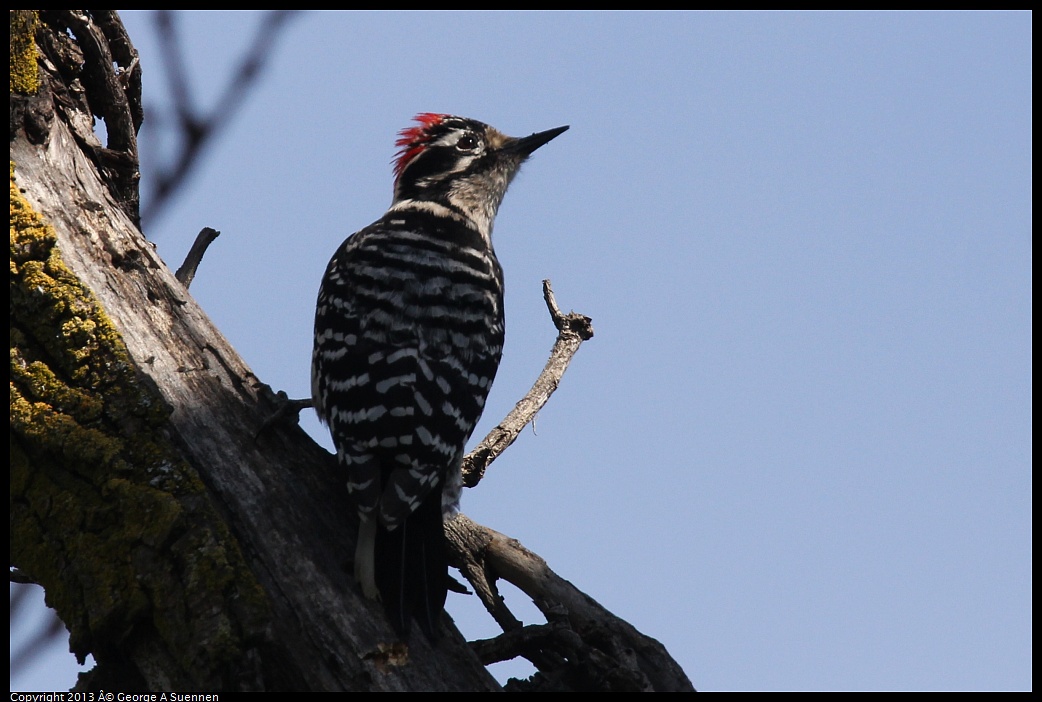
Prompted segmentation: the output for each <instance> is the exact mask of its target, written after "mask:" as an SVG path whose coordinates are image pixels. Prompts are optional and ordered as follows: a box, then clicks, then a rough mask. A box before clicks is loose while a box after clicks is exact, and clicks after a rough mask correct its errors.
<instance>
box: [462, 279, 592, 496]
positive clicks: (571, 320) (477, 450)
mask: <svg viewBox="0 0 1042 702" xmlns="http://www.w3.org/2000/svg"><path fill="white" fill-rule="evenodd" d="M543 299H544V300H546V307H547V309H548V310H549V311H550V318H551V319H553V322H554V326H555V327H557V331H558V334H557V341H556V342H554V347H553V349H551V351H550V358H549V360H547V362H546V365H545V366H544V367H543V372H542V373H540V374H539V377H538V378H536V381H535V383H534V384H533V385H532V389H531V390H529V391H528V394H527V395H525V396H524V397H523V398H521V400H520V401H519V402H518V403H517V404H516V405H514V409H513V410H511V411H510V414H508V415H507V416H506V417H505V418H504V419H503V421H501V422H500V423H499V424H498V425H497V426H496V427H495V428H494V429H493V430H492V431H490V432H489V433H488V436H486V437H485V438H484V439H482V440H481V443H479V444H478V445H477V446H476V447H474V450H473V451H471V452H470V453H468V454H467V456H466V457H465V458H464V459H463V484H464V485H466V486H467V487H474V486H475V485H477V484H478V483H479V482H480V481H481V478H482V477H484V475H485V469H487V468H488V466H489V465H490V464H491V463H492V461H494V460H496V457H497V456H499V454H501V453H503V451H505V450H506V449H507V447H508V446H510V444H512V443H514V440H515V439H517V437H518V435H520V434H521V432H522V430H524V428H525V427H526V426H527V425H528V423H529V422H531V421H532V420H533V419H534V418H535V416H536V414H538V412H539V410H541V409H542V408H543V406H544V405H545V404H546V402H547V400H549V399H550V396H551V395H552V394H553V393H554V391H555V390H556V389H557V386H558V385H559V384H560V382H561V377H562V376H563V375H564V372H565V370H567V368H568V364H569V363H571V361H572V356H574V355H575V352H576V351H578V350H579V346H580V344H582V342H584V341H586V340H587V339H590V338H592V337H593V323H592V320H591V319H590V318H589V317H587V316H585V315H582V314H577V313H575V312H570V313H568V314H564V313H562V312H561V310H560V309H559V308H558V307H557V300H556V299H555V298H554V291H553V288H551V287H550V281H549V280H544V281H543Z"/></svg>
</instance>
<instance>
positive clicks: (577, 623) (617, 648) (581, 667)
mask: <svg viewBox="0 0 1042 702" xmlns="http://www.w3.org/2000/svg"><path fill="white" fill-rule="evenodd" d="M445 532H446V535H447V537H448V540H449V551H450V560H451V562H452V564H453V565H454V566H456V567H458V568H460V570H461V571H462V572H463V573H464V575H466V576H467V577H468V580H470V574H471V573H480V580H481V581H482V585H481V587H479V586H478V584H477V583H475V582H474V581H473V580H471V584H472V585H474V587H475V591H477V592H478V596H479V597H481V599H482V603H483V604H484V605H485V607H486V609H488V610H489V612H490V613H491V614H492V616H493V617H494V618H495V619H496V621H497V622H499V623H500V625H501V626H503V624H504V622H507V624H508V626H504V627H503V628H504V631H505V632H506V634H504V636H503V637H501V638H499V639H497V640H494V642H492V641H486V642H481V643H480V644H479V645H478V654H479V655H480V656H482V659H483V660H485V659H486V658H487V659H490V660H491V659H494V660H504V659H505V658H506V657H513V656H523V657H524V658H527V659H528V660H529V661H531V662H532V664H533V665H535V666H536V667H537V668H538V669H539V671H540V672H541V673H542V674H543V675H544V676H546V678H547V680H549V681H551V682H550V683H549V687H548V688H542V689H553V688H554V687H555V686H557V685H558V683H557V682H554V681H561V682H560V687H561V689H573V690H575V689H601V690H608V689H610V690H630V691H634V690H648V691H650V690H674V691H679V690H692V689H693V688H692V687H691V682H690V680H688V679H687V676H686V675H684V671H683V670H681V669H680V666H678V665H676V663H675V662H674V661H673V660H672V659H671V658H669V656H668V654H666V653H665V649H664V648H663V647H662V644H660V643H659V642H658V641H656V640H655V639H652V638H651V637H648V636H645V635H643V634H641V633H640V632H639V631H637V630H636V629H635V628H633V626H631V625H630V624H628V623H626V622H625V621H623V620H622V619H619V618H618V617H616V616H615V615H614V614H612V613H611V612H609V611H608V610H606V609H604V607H602V606H601V605H599V604H598V603H597V602H596V601H594V599H593V598H592V597H590V596H589V595H586V594H584V593H583V592H582V591H580V590H579V589H578V588H576V587H575V586H574V585H572V583H570V582H568V581H567V580H565V579H564V578H562V577H561V576H559V575H558V574H557V573H555V572H554V571H553V570H551V569H550V567H549V566H548V565H547V563H546V561H544V560H543V559H542V558H540V557H539V556H538V555H537V554H535V553H533V552H532V551H529V550H528V549H527V548H525V547H524V546H523V545H521V543H520V542H519V541H517V539H512V538H510V537H508V536H505V535H504V534H501V533H499V532H497V531H495V530H493V529H489V528H488V527H485V526H482V525H480V524H477V523H476V522H474V521H473V520H471V519H470V518H468V517H467V516H466V515H464V514H457V515H456V516H455V517H453V518H452V519H450V520H448V521H447V522H446V524H445ZM497 578H502V579H503V580H506V581H507V582H510V583H513V584H514V585H516V586H517V587H518V588H519V589H520V590H521V591H522V592H524V593H525V594H526V595H528V596H529V597H530V598H531V599H532V601H533V602H534V603H535V605H536V607H538V608H539V610H540V611H541V612H542V613H543V615H544V616H545V617H546V620H547V622H548V624H549V626H547V627H522V626H521V624H520V622H517V620H516V619H515V618H514V617H513V615H512V614H510V612H509V611H508V610H507V609H506V605H505V604H504V603H503V601H502V599H501V598H499V597H498V595H496V596H495V597H493V598H491V599H487V598H486V597H483V596H482V593H481V590H482V589H484V590H485V591H486V592H487V591H489V590H491V591H493V592H494V587H493V584H494V582H495V580H496V579H497ZM486 662H488V661H486ZM576 675H578V676H582V679H574V676H576ZM562 676H563V677H562ZM563 678H571V679H569V680H568V681H564V679H563ZM545 682H546V681H544V683H545Z"/></svg>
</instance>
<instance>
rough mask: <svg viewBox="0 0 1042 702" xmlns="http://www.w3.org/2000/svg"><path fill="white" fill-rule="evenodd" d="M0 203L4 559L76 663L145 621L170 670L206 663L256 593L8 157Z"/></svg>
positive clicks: (156, 405)
mask: <svg viewBox="0 0 1042 702" xmlns="http://www.w3.org/2000/svg"><path fill="white" fill-rule="evenodd" d="M10 211H11V262H10V283H11V285H10V287H11V327H10V362H11V366H10V369H11V370H10V373H11V375H10V387H11V393H10V412H11V430H10V431H11V448H10V459H11V460H10V463H11V476H10V482H11V492H10V520H11V564H12V565H13V566H15V567H17V568H19V569H21V570H22V571H24V572H25V573H26V574H28V575H29V576H30V577H32V578H33V579H35V580H36V581H37V582H39V583H40V584H42V585H44V587H45V590H46V594H47V601H48V604H49V605H50V606H52V607H54V608H55V609H56V610H57V612H58V614H59V616H60V617H61V618H62V620H63V621H64V622H65V623H66V625H67V626H68V628H69V631H70V634H71V638H70V648H71V649H72V650H73V652H74V653H76V654H77V656H79V657H80V658H81V659H82V658H83V657H84V656H85V655H86V654H87V653H89V652H92V651H95V650H96V649H97V648H98V646H99V645H103V646H106V647H112V646H116V647H118V646H119V645H120V642H121V641H122V640H123V639H124V638H126V637H127V636H129V635H130V633H131V632H133V631H135V629H140V628H141V627H146V628H147V629H149V630H154V631H157V632H158V634H159V636H160V638H161V639H163V640H164V641H165V645H166V647H167V648H168V650H171V651H177V652H178V655H179V656H182V657H183V660H182V665H183V666H184V669H185V670H193V671H200V670H202V671H205V670H214V671H216V670H219V669H220V667H221V666H222V662H229V661H234V660H237V657H238V656H241V655H242V650H243V647H244V645H245V644H244V641H243V638H244V637H245V638H246V639H250V638H255V637H256V636H257V633H256V632H257V631H260V630H261V629H262V625H261V624H258V623H257V621H259V620H260V619H263V616H264V615H263V614H262V613H263V612H266V611H267V605H266V601H265V599H264V595H263V591H262V590H261V589H260V588H259V587H258V586H257V585H256V582H255V580H254V579H253V578H252V576H251V575H250V573H249V572H248V569H247V568H246V566H245V563H244V562H243V560H242V557H241V554H240V553H239V551H238V549H237V547H236V546H235V541H234V539H233V538H232V537H231V536H230V535H229V533H228V532H227V529H226V527H225V526H224V524H223V522H222V521H221V520H220V519H219V518H217V517H216V515H215V513H214V512H213V511H212V509H211V508H209V507H208V505H209V501H208V500H207V498H206V495H205V490H204V487H203V485H202V482H201V480H200V479H199V476H198V475H197V474H196V473H195V471H193V470H192V469H191V468H190V467H189V466H188V465H187V464H186V463H185V462H184V461H182V460H181V459H180V458H179V457H178V456H177V454H176V452H175V451H174V450H173V449H172V448H171V447H170V445H169V443H168V441H167V439H166V438H165V437H164V429H165V427H166V423H167V421H168V414H169V411H168V409H167V408H166V405H165V403H164V402H163V401H162V400H161V398H160V397H159V396H158V395H156V394H155V393H154V392H153V391H151V390H149V389H148V387H147V386H146V385H145V384H143V383H142V382H141V380H140V378H139V376H138V374H137V371H136V369H135V367H134V365H133V363H132V361H131V359H130V356H129V353H128V352H127V349H126V347H125V346H124V344H123V341H122V339H121V337H120V335H119V334H118V332H117V330H116V329H115V327H114V326H113V324H112V322H111V321H110V320H109V319H108V317H107V316H106V315H105V313H104V311H103V310H102V308H101V305H100V304H99V303H98V301H97V300H96V299H95V298H94V296H93V294H92V293H91V292H90V290H89V289H87V288H86V287H85V286H84V285H83V284H82V283H81V282H80V281H79V279H78V278H77V277H76V276H75V275H74V274H73V273H72V272H71V271H70V270H69V269H68V268H67V267H66V265H65V264H64V262H63V261H62V258H61V255H60V251H59V249H58V246H57V237H56V235H55V232H54V231H53V229H52V228H51V227H50V226H49V225H48V224H47V223H46V222H45V221H44V220H43V219H42V218H41V217H40V216H39V214H37V213H36V212H35V211H33V209H32V207H31V206H30V205H29V203H28V202H27V201H26V200H25V198H24V197H23V196H22V195H21V193H20V192H19V190H18V188H17V187H16V186H15V181H14V171H13V167H12V173H11V205H10ZM187 505H191V507H188V506H187ZM189 510H191V512H192V513H191V515H188V512H189ZM225 600H234V602H235V603H236V604H235V606H234V608H233V609H234V610H235V611H238V612H240V613H241V612H252V613H253V617H254V618H255V619H256V621H251V622H250V624H251V625H255V626H256V629H254V630H253V633H250V632H248V631H243V629H242V628H241V625H242V621H241V620H240V621H239V622H238V623H237V624H233V622H231V621H230V620H229V621H226V620H225V618H224V616H223V614H222V613H223V612H224V611H225V610H226V609H227V608H228V605H227V603H226V602H225ZM191 607H198V608H205V609H206V611H207V616H205V617H200V616H199V612H198V611H195V612H192V611H189V609H190V608H191ZM211 613H213V614H211Z"/></svg>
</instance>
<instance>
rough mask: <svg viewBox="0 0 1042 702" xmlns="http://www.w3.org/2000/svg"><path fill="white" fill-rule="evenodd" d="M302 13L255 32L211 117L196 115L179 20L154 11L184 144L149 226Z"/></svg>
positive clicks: (158, 189) (150, 208)
mask: <svg viewBox="0 0 1042 702" xmlns="http://www.w3.org/2000/svg"><path fill="white" fill-rule="evenodd" d="M299 12H300V10H272V11H271V12H269V13H268V14H267V15H266V16H265V17H264V21H263V23H262V24H261V27H260V29H258V30H257V34H256V36H254V38H253V43H252V44H251V45H250V47H249V49H248V50H247V51H246V53H245V55H244V56H243V58H242V61H241V62H240V63H239V66H238V69H237V70H236V71H235V74H234V75H233V76H232V78H231V80H230V82H229V83H228V86H227V87H226V88H225V90H224V92H223V93H222V95H221V97H220V98H219V99H218V101H217V104H216V105H214V107H213V108H212V109H211V110H210V111H209V113H207V114H203V113H202V112H200V111H199V110H197V109H196V107H195V105H194V101H193V99H192V93H191V90H190V86H189V83H188V78H187V71H186V69H185V61H184V56H183V55H182V52H181V45H180V39H179V37H178V33H177V22H176V14H175V13H174V12H173V11H171V10H157V11H156V28H157V32H158V35H159V40H160V49H161V51H162V52H163V62H164V64H165V68H166V73H167V79H168V80H169V82H170V92H171V94H172V95H173V98H174V103H175V107H174V109H175V110H176V116H177V124H178V127H179V130H180V134H181V139H182V144H181V148H180V149H179V150H178V154H177V156H176V158H175V159H174V160H173V162H172V163H170V164H167V165H166V166H165V167H163V168H161V169H160V171H159V173H158V174H157V175H156V177H155V181H154V185H153V187H152V192H151V193H150V197H149V198H148V203H147V205H146V206H145V210H144V212H143V213H142V220H143V221H144V222H145V223H146V225H147V224H148V223H149V222H151V221H153V220H154V218H155V217H156V216H157V215H158V214H159V212H160V211H161V210H162V209H163V207H165V206H166V204H167V203H168V202H169V201H170V197H171V195H172V194H173V193H174V192H175V191H176V190H177V189H178V188H180V187H181V186H182V185H183V184H184V182H185V180H186V179H187V178H188V176H189V175H190V174H191V172H192V170H193V169H194V167H195V166H196V164H197V163H198V160H199V157H200V156H202V154H203V153H204V147H205V146H206V144H207V143H208V142H209V141H210V139H211V138H213V137H214V136H215V135H216V134H217V133H218V132H219V131H220V129H222V128H224V127H226V126H227V125H228V124H230V123H231V116H232V115H233V114H234V113H235V112H236V111H237V110H238V109H239V108H240V107H241V106H242V104H243V102H244V101H245V98H246V95H247V94H248V93H249V90H250V88H251V87H252V86H253V84H254V83H255V82H256V80H257V78H258V77H259V76H260V74H261V71H262V69H263V68H264V64H265V62H267V61H268V59H270V58H271V56H273V55H274V52H273V51H272V46H273V45H274V43H275V40H276V39H277V38H278V34H279V32H280V31H281V30H282V28H283V27H284V26H285V24H286V23H287V21H288V20H290V19H292V18H293V17H294V16H295V15H296V14H297V13H299Z"/></svg>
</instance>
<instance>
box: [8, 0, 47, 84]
mask: <svg viewBox="0 0 1042 702" xmlns="http://www.w3.org/2000/svg"><path fill="white" fill-rule="evenodd" d="M37 12H38V11H37V10H9V11H8V17H9V19H10V21H11V92H12V93H23V94H26V95H31V94H35V93H36V91H37V90H38V89H39V87H40V81H39V77H38V68H37V66H36V25H37V24H38V23H39V16H38V14H37Z"/></svg>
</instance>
